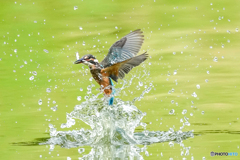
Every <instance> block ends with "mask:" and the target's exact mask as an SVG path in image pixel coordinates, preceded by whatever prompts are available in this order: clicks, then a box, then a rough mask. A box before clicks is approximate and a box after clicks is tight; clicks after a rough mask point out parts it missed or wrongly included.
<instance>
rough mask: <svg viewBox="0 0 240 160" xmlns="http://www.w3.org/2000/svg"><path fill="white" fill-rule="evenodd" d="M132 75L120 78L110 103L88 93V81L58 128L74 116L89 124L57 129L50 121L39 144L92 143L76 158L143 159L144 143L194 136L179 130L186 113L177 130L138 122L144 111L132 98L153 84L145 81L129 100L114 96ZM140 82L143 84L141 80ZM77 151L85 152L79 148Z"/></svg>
mask: <svg viewBox="0 0 240 160" xmlns="http://www.w3.org/2000/svg"><path fill="white" fill-rule="evenodd" d="M135 77H136V76H135ZM135 77H134V76H133V77H132V78H131V79H130V81H123V84H122V87H121V88H119V89H115V90H116V93H115V97H116V98H115V100H114V103H113V105H111V106H110V105H108V99H107V98H106V97H103V98H99V97H100V95H101V93H99V94H97V95H91V94H92V93H91V90H92V87H93V86H94V85H89V86H88V87H87V90H88V92H87V94H88V95H87V96H85V101H83V102H82V103H81V104H79V105H76V106H75V107H74V110H73V111H72V112H71V113H67V115H66V119H67V122H66V123H63V124H62V125H61V128H70V127H72V126H74V125H75V124H76V120H81V121H83V122H84V123H86V124H88V125H89V126H90V127H91V129H84V128H81V129H79V130H69V131H57V129H56V128H55V126H54V125H52V124H50V125H49V128H50V130H49V131H50V136H51V138H50V139H48V141H47V142H45V143H41V144H42V145H46V144H48V145H53V146H54V145H60V146H62V147H65V148H73V147H80V146H91V147H92V149H91V151H90V152H89V153H88V154H84V156H83V157H80V158H79V159H107V158H110V159H111V158H127V159H143V157H142V156H141V155H140V153H141V152H144V153H145V155H148V152H147V146H146V145H150V144H152V143H161V142H169V141H170V142H172V143H173V142H174V143H180V144H181V143H182V141H183V140H184V139H186V138H189V137H193V132H192V131H189V132H182V129H183V128H184V126H185V125H186V126H189V125H190V123H189V122H188V120H189V119H188V118H187V117H184V120H185V122H183V126H182V127H181V128H180V130H179V131H174V130H173V129H169V131H147V130H146V126H147V124H145V123H143V122H141V120H142V118H143V117H144V116H146V113H143V112H142V111H140V110H139V109H138V108H137V107H136V106H135V105H134V102H135V101H140V100H141V99H142V98H143V97H144V95H145V94H146V93H149V92H150V91H151V89H152V88H154V86H153V84H151V83H150V84H149V85H148V86H147V85H145V87H144V88H145V90H143V92H142V94H141V95H140V96H139V97H135V98H134V99H133V100H132V101H123V100H121V99H120V98H117V96H118V95H120V94H121V92H122V91H123V90H124V89H126V88H128V87H130V86H131V84H132V81H133V79H134V78H135ZM139 85H140V86H142V84H139ZM123 92H124V91H123ZM86 97H87V98H86ZM138 126H142V127H143V128H144V131H142V132H134V131H135V129H136V127H138ZM139 144H141V145H144V147H142V148H139V147H137V146H136V145H139ZM183 146H184V145H183ZM52 148H54V147H52ZM185 148H186V147H185ZM183 150H184V147H183ZM80 151H81V153H82V152H84V150H82V149H81V150H80ZM186 152H189V151H186Z"/></svg>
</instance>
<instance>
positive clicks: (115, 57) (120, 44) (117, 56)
mask: <svg viewBox="0 0 240 160" xmlns="http://www.w3.org/2000/svg"><path fill="white" fill-rule="evenodd" d="M142 43H143V35H142V31H141V30H139V29H138V30H135V31H133V32H131V33H129V34H128V35H126V36H124V37H123V38H122V39H120V40H119V41H117V42H115V43H114V44H113V45H112V46H111V48H110V49H109V52H108V54H107V56H106V57H105V58H104V59H103V61H102V62H101V63H100V65H102V66H103V67H104V68H106V67H109V66H111V65H113V64H115V63H118V62H122V61H125V60H127V59H130V58H132V57H134V56H135V55H137V53H138V52H139V50H140V48H141V46H142Z"/></svg>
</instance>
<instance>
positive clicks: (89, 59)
mask: <svg viewBox="0 0 240 160" xmlns="http://www.w3.org/2000/svg"><path fill="white" fill-rule="evenodd" d="M74 63H75V64H80V63H83V64H85V65H88V66H89V67H90V68H91V67H92V66H94V65H97V64H98V60H97V59H96V58H95V57H94V56H93V55H91V54H87V55H85V56H83V57H82V58H81V59H79V60H77V61H75V62H74Z"/></svg>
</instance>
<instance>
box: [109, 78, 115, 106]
mask: <svg viewBox="0 0 240 160" xmlns="http://www.w3.org/2000/svg"><path fill="white" fill-rule="evenodd" d="M109 81H110V84H111V86H112V87H111V88H112V93H111V98H110V99H109V103H108V104H109V105H113V100H114V97H113V95H114V92H115V91H114V88H113V86H114V84H113V82H112V80H111V78H109Z"/></svg>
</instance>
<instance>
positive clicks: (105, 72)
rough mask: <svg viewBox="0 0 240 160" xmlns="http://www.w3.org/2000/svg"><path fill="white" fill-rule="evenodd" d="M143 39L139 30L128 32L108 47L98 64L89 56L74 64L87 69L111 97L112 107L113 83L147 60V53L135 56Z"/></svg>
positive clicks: (110, 103)
mask: <svg viewBox="0 0 240 160" xmlns="http://www.w3.org/2000/svg"><path fill="white" fill-rule="evenodd" d="M143 37H144V36H143V32H142V31H141V30H140V29H138V30H135V31H132V32H130V33H129V34H127V35H126V36H124V37H123V38H121V39H120V40H119V41H117V42H115V43H114V44H113V45H112V46H111V47H110V49H109V51H108V54H107V56H106V57H105V58H104V59H103V60H102V61H101V62H100V63H99V62H98V60H97V59H96V58H95V57H94V56H93V55H91V54H87V55H84V56H83V57H82V58H81V59H79V58H77V59H78V60H77V61H75V62H74V63H75V64H80V63H83V64H85V65H87V66H88V67H89V69H90V72H91V74H92V77H93V78H94V80H95V81H96V82H97V83H98V84H99V85H100V86H101V88H102V89H103V92H104V94H105V95H106V96H107V97H111V98H110V100H109V105H113V93H114V90H113V81H115V82H118V79H119V78H120V79H123V78H124V77H125V74H128V73H129V72H130V71H131V69H132V68H134V67H136V66H138V65H140V64H141V63H142V62H144V61H145V60H146V59H147V58H148V54H147V52H145V53H143V54H141V55H137V54H138V52H139V50H140V49H141V46H142V43H143V41H144V39H143ZM77 57H79V56H78V55H77ZM112 80H113V81H112Z"/></svg>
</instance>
